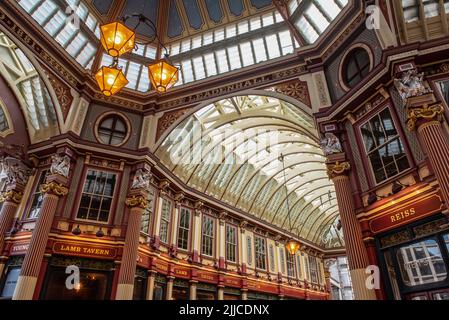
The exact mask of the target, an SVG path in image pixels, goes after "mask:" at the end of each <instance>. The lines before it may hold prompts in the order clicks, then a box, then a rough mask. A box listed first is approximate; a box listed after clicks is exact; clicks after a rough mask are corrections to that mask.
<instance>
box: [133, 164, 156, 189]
mask: <svg viewBox="0 0 449 320" xmlns="http://www.w3.org/2000/svg"><path fill="white" fill-rule="evenodd" d="M150 182H151V172H150V171H149V170H147V169H139V170H137V171H136V174H135V175H134V179H133V183H132V185H131V189H144V190H148V189H149V188H150Z"/></svg>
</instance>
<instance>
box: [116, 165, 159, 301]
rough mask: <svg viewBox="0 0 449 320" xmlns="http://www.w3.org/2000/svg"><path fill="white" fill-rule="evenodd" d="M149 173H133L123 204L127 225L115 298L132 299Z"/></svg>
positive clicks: (143, 170) (140, 171)
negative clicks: (125, 209)
mask: <svg viewBox="0 0 449 320" xmlns="http://www.w3.org/2000/svg"><path fill="white" fill-rule="evenodd" d="M150 179H151V173H150V171H149V169H147V168H143V169H138V170H137V171H136V173H135V175H134V179H133V183H132V186H131V191H130V193H129V194H128V197H127V199H126V202H125V204H126V205H127V206H128V208H129V216H128V226H127V228H126V236H125V245H124V247H123V255H122V265H121V266H120V273H119V280H118V285H117V293H116V296H115V299H116V300H132V298H133V292H134V278H135V274H136V266H137V255H138V249H139V236H140V224H141V222H142V213H143V210H144V209H145V208H146V206H147V205H148V201H147V198H148V189H149V187H150Z"/></svg>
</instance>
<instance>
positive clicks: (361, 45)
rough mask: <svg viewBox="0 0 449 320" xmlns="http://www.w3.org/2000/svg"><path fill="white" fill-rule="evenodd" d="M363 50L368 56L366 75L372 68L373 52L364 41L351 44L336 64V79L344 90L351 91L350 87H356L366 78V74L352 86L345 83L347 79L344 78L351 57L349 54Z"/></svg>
mask: <svg viewBox="0 0 449 320" xmlns="http://www.w3.org/2000/svg"><path fill="white" fill-rule="evenodd" d="M359 49H361V50H365V51H366V53H367V54H368V58H369V71H368V74H367V76H368V75H369V73H370V72H371V71H372V70H373V69H374V63H375V61H374V59H375V58H374V53H373V50H372V49H371V47H370V46H369V44H367V43H365V42H358V43H355V44H353V45H352V46H350V47H349V48H348V49H347V50H346V53H345V54H344V55H343V56H342V57H341V60H340V63H339V66H338V81H339V83H340V86H341V87H342V89H343V90H344V91H346V92H349V91H351V90H352V89H354V88H356V87H357V86H358V85H359V84H360V83H362V82H363V80H364V79H366V78H367V76H365V77H364V78H363V79H362V80H361V81H360V82H358V83H357V84H356V85H354V86H353V87H351V86H350V85H349V84H348V83H347V79H346V70H347V66H348V61H349V59H350V58H351V55H352V54H353V53H354V52H355V51H356V50H359Z"/></svg>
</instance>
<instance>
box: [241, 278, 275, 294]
mask: <svg viewBox="0 0 449 320" xmlns="http://www.w3.org/2000/svg"><path fill="white" fill-rule="evenodd" d="M248 289H249V290H252V291H263V292H267V293H274V294H277V292H278V290H277V286H276V285H271V284H265V283H261V282H258V281H251V280H249V281H248Z"/></svg>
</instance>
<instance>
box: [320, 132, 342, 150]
mask: <svg viewBox="0 0 449 320" xmlns="http://www.w3.org/2000/svg"><path fill="white" fill-rule="evenodd" d="M320 146H321V149H323V151H324V154H325V155H326V156H328V155H330V154H334V153H341V152H343V148H342V147H341V143H340V140H339V139H338V138H337V136H335V135H334V134H333V133H330V132H327V133H326V134H325V136H324V138H323V139H322V140H321V142H320Z"/></svg>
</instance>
